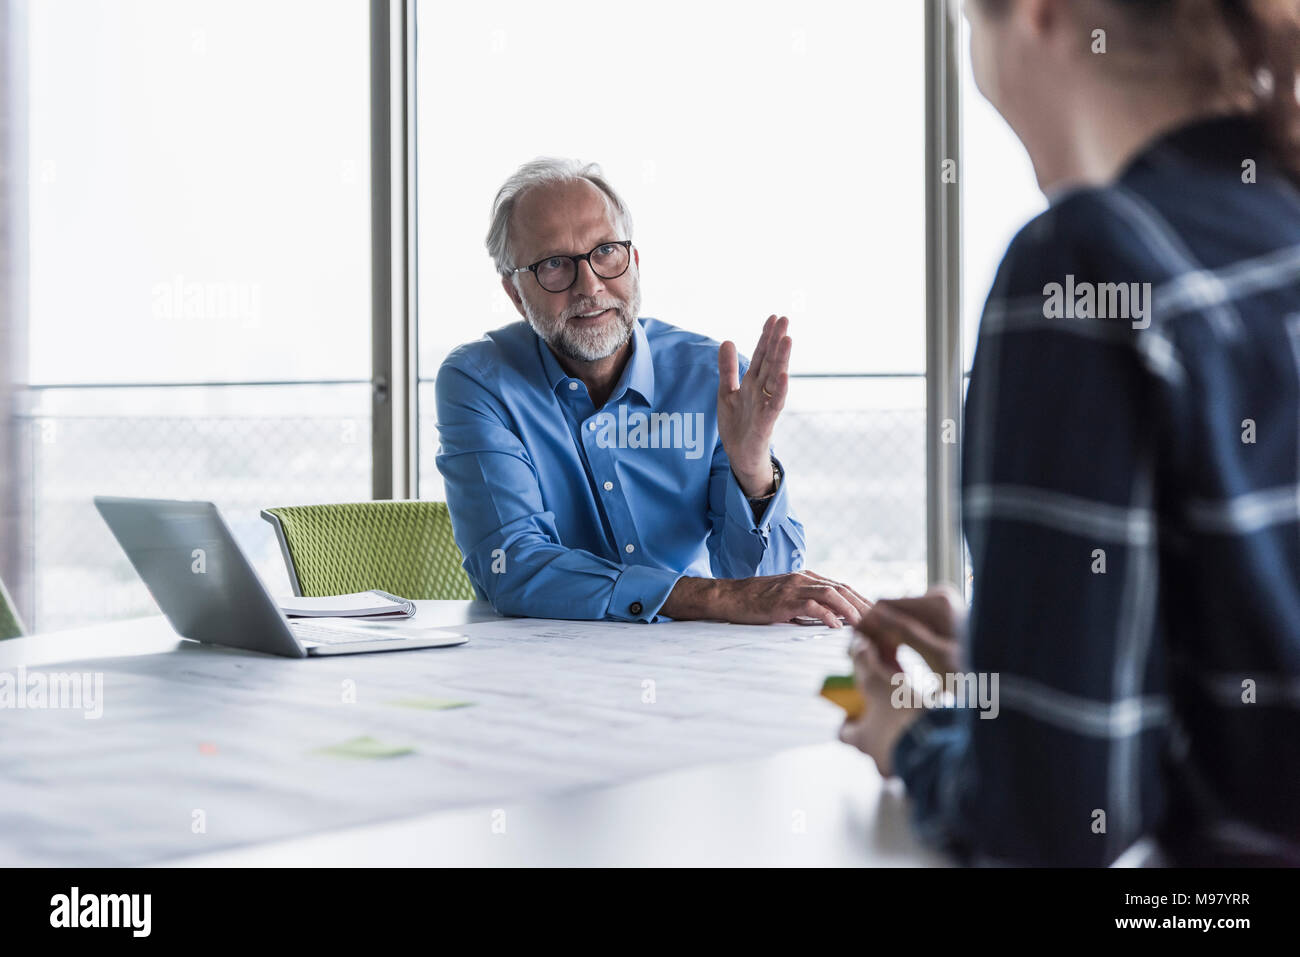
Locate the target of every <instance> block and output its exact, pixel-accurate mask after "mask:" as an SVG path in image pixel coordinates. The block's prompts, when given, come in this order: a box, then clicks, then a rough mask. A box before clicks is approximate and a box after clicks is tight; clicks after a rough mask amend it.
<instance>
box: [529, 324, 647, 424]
mask: <svg viewBox="0 0 1300 957" xmlns="http://www.w3.org/2000/svg"><path fill="white" fill-rule="evenodd" d="M533 335H535V336H536V335H537V333H536V332H535V331H534V333H533ZM537 350H538V352H539V353H540V355H541V357H542V368H543V369H544V370H545V371H546V381H547V383H548V384H549V385H550V387H551V391H552V392H557V391H560V389H561V388H562V387H563V389H564V391H565V392H567V391H568V386H567V385H565V383H567V382H569V381H570V380H571V379H573V378H574V377H573V376H571V375H569V374H568V373H567V372H565V371H564V369H563V368H561V366H560V363H559V360H558V359H556V358H555V353H553V352H551V347H550V346H548V345H547V344H546V343H545V342H543V341H542V337H541V336H537ZM626 392H635V393H636V394H637V395H639V396H640V397H641V398H642V399H643V400H644V401H645V403H646V405H649V406H653V405H654V401H655V364H654V357H653V356H651V355H650V341H649V340H648V339H647V338H646V334H645V327H644V326H643V325H642V324H641V320H640V319H638V320H636V321H635V322H633V323H632V355H631V356H630V357H629V358H628V361H627V365H625V366H624V367H623V375H622V376H620V377H619V380H618V383H617V384H616V385H615V386H614V391H613V392H611V393H610V395H609V401H610V402H617V401H618V400H619V399H621V398H622V397H623V395H624V393H626Z"/></svg>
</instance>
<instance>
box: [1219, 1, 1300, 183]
mask: <svg viewBox="0 0 1300 957" xmlns="http://www.w3.org/2000/svg"><path fill="white" fill-rule="evenodd" d="M1218 6H1219V8H1220V10H1221V11H1222V13H1223V16H1224V19H1225V20H1226V21H1227V24H1228V29H1229V30H1231V31H1232V34H1233V36H1234V37H1236V40H1237V46H1238V48H1239V50H1240V55H1241V63H1242V66H1243V68H1244V70H1245V72H1246V76H1247V80H1248V82H1249V83H1250V86H1251V96H1252V98H1253V99H1254V112H1255V113H1256V114H1257V115H1258V116H1259V117H1260V119H1261V120H1262V122H1263V124H1264V129H1265V131H1266V133H1267V135H1268V139H1269V145H1270V146H1271V147H1272V148H1273V152H1274V154H1275V158H1276V159H1277V161H1278V163H1279V164H1280V165H1281V166H1282V168H1283V169H1285V170H1286V172H1287V174H1288V175H1289V176H1290V177H1291V178H1292V179H1293V180H1296V181H1298V182H1300V99H1297V95H1296V73H1297V67H1300V0H1218Z"/></svg>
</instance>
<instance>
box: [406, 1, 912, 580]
mask: <svg viewBox="0 0 1300 957" xmlns="http://www.w3.org/2000/svg"><path fill="white" fill-rule="evenodd" d="M417 12H418V16H419V21H418V27H419V36H418V61H417V77H418V85H419V90H420V95H419V113H418V130H419V150H418V154H419V282H420V317H419V322H420V326H419V339H420V368H421V381H422V387H421V391H422V394H421V409H422V422H421V425H420V449H421V453H420V454H421V463H420V495H421V497H424V498H441V497H442V486H441V480H440V476H439V475H438V472H437V469H436V467H435V466H434V455H435V453H436V450H437V432H436V428H435V423H434V422H433V414H434V413H433V394H432V385H431V383H432V379H433V377H434V375H435V374H436V372H437V368H438V365H439V364H440V362H441V361H442V359H443V357H444V356H445V355H446V354H447V352H448V351H449V350H450V349H452V348H453V347H455V346H456V345H458V344H460V343H462V342H465V341H467V340H470V339H473V338H476V337H477V336H478V335H480V334H481V333H482V332H484V331H486V330H489V329H492V328H495V327H498V326H501V325H505V324H507V323H510V322H513V321H515V320H516V319H518V318H519V317H518V314H517V313H516V312H515V310H514V307H513V305H512V304H511V303H510V302H509V300H508V299H507V298H506V296H505V293H504V292H503V291H502V290H501V288H500V285H499V282H498V279H497V277H496V274H495V272H494V270H493V268H492V263H491V260H490V259H489V257H488V255H487V252H486V250H485V249H484V246H483V237H484V235H485V234H486V232H487V227H488V215H489V211H490V208H491V202H492V199H493V197H494V195H495V193H496V190H497V188H498V187H499V186H500V185H501V183H502V181H504V180H505V178H506V177H507V176H508V175H509V174H510V173H512V172H513V171H514V169H515V168H516V167H517V166H518V165H519V164H520V163H522V162H524V161H526V160H529V159H532V158H534V157H536V156H539V155H556V156H569V157H576V158H579V159H583V160H588V161H596V162H599V163H600V164H601V166H602V167H603V169H604V171H605V173H606V175H607V176H608V177H609V178H610V180H611V181H612V182H613V183H614V185H615V187H616V188H617V189H618V190H619V191H620V192H621V193H622V194H623V196H624V198H625V199H626V200H627V202H628V204H629V205H630V207H631V210H632V216H633V220H634V224H635V235H634V236H633V237H632V238H633V239H634V240H635V242H636V245H637V247H638V248H639V249H640V252H641V271H642V291H643V296H644V299H643V305H642V314H643V315H645V316H654V317H656V318H659V319H662V320H664V321H666V322H669V323H672V324H674V325H678V326H682V327H685V328H688V329H692V330H694V331H698V332H702V333H705V334H707V335H709V336H712V337H713V338H716V339H719V340H722V339H732V340H734V341H735V342H736V343H737V345H738V347H739V348H740V350H741V351H742V352H743V353H745V354H748V353H749V352H750V351H751V350H752V348H753V346H754V343H755V340H756V339H757V336H758V332H759V330H760V327H761V325H762V322H763V320H764V319H765V318H766V317H767V316H768V315H769V314H770V313H773V312H776V313H781V314H785V315H789V316H790V317H791V335H792V336H793V338H794V340H795V351H794V356H793V361H792V369H791V372H792V374H793V375H794V377H795V378H794V379H793V381H792V385H791V395H790V399H789V401H788V403H787V406H786V411H785V413H784V415H783V417H782V420H781V424H780V426H779V427H778V434H777V436H776V440H775V441H776V447H777V451H778V454H780V456H781V458H782V461H783V462H784V464H785V465H786V467H787V469H788V471H789V474H790V481H791V488H792V490H793V491H794V495H795V498H794V504H795V510H796V513H797V514H798V515H799V517H800V519H801V520H802V521H803V522H804V524H805V526H806V527H807V530H808V538H809V551H808V565H809V567H811V568H813V569H815V570H817V571H821V572H823V573H824V574H828V575H832V576H836V577H839V578H842V579H844V580H846V581H849V582H851V583H853V584H855V585H856V586H857V587H858V588H859V589H860V590H862V591H864V592H865V593H867V594H887V593H894V592H898V591H915V590H916V589H918V588H923V587H924V585H925V529H924V523H925V449H924V428H925V393H924V378H923V376H924V368H925V346H924V336H925V263H924V252H925V222H924V209H925V200H924V192H923V185H924V184H923V173H924V170H923V162H924V158H923V148H924V133H923V117H924V108H923V96H924V56H923V42H924V36H923V17H922V14H923V8H922V7H921V5H919V4H858V5H854V4H845V3H842V2H830V0H810V2H807V3H803V4H800V5H798V6H797V7H791V6H790V5H789V4H785V3H779V2H771V0H764V2H758V3H744V4H741V3H717V4H704V5H701V4H698V3H684V2H680V0H676V2H670V3H664V4H659V5H657V6H656V7H655V8H654V11H653V13H652V14H651V13H649V12H648V9H647V8H645V7H636V6H610V5H609V4H597V3H589V2H578V3H574V4H570V5H568V6H566V7H565V8H564V10H563V14H562V15H559V16H557V15H555V13H554V11H551V10H548V9H547V8H544V7H538V6H537V5H536V4H530V3H523V2H519V0H504V2H498V3H494V4H490V5H487V4H477V5H476V4H429V3H423V4H420V5H419V7H418V8H417ZM687 24H689V28H686V27H684V25H687ZM593 51H602V52H603V53H604V55H594V54H593ZM557 100H558V105H557ZM706 243H707V244H709V246H710V249H711V253H710V255H711V256H712V258H713V259H714V260H715V261H718V262H719V263H720V264H721V265H720V267H719V268H716V269H714V270H711V271H710V272H708V273H705V272H703V271H702V270H701V269H700V266H699V261H700V260H699V252H700V249H701V247H702V246H703V245H704V244H706ZM719 246H721V248H718V247H719ZM845 529H853V530H855V531H856V532H857V534H855V535H846V534H845Z"/></svg>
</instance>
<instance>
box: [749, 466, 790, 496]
mask: <svg viewBox="0 0 1300 957" xmlns="http://www.w3.org/2000/svg"><path fill="white" fill-rule="evenodd" d="M771 462H772V491H770V492H768V493H767V494H766V495H760V496H758V498H750V497H749V496H748V495H746V496H745V498H746V499H747V500H748V501H749V502H750V504H751V505H755V504H758V503H759V502H767V501H771V499H772V497H773V496H775V495H776V493H777V492H778V491H779V490H780V488H781V475H782V473H781V466H779V465H777V464H776V459H772V460H771Z"/></svg>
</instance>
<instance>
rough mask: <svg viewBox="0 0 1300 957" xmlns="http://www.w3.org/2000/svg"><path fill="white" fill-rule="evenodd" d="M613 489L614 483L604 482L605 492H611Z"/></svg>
mask: <svg viewBox="0 0 1300 957" xmlns="http://www.w3.org/2000/svg"><path fill="white" fill-rule="evenodd" d="M613 490H614V483H613V482H606V483H605V491H606V492H612V491H613Z"/></svg>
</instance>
